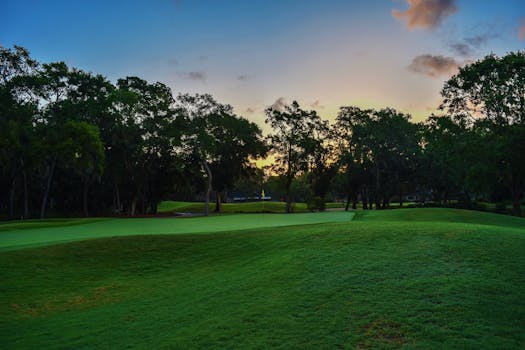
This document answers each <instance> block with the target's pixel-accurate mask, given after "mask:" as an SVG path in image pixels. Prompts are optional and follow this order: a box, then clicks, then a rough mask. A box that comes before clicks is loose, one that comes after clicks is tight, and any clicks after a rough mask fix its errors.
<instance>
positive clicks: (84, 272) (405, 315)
mask: <svg viewBox="0 0 525 350" xmlns="http://www.w3.org/2000/svg"><path fill="white" fill-rule="evenodd" d="M333 214H344V213H333ZM218 218H219V217H214V218H212V220H213V219H218ZM163 220H165V219H157V222H158V224H159V225H163V222H164V221H163ZM182 220H186V219H182ZM196 220H203V221H204V220H208V219H202V218H198V219H196ZM129 221H130V222H132V221H135V219H134V220H129ZM97 224H101V223H91V224H88V225H97ZM88 225H86V226H88ZM70 227H71V226H70ZM75 227H77V228H80V227H81V226H75ZM31 231H35V232H36V230H30V229H28V230H21V231H20V232H24V233H30V232H31ZM2 234H5V232H4V233H2ZM0 276H2V282H3V283H2V284H0V299H1V300H2V301H3V302H2V303H1V304H0V339H2V344H3V348H5V349H15V348H16V349H33V348H46V349H64V348H75V349H84V348H85V349H87V348H89V349H112V348H139V349H142V348H150V349H151V348H155V349H189V348H202V349H224V348H241V349H265V348H278V349H305V348H307V349H337V348H340V349H372V348H373V349H376V348H381V349H397V348H403V349H422V348H423V349H435V348H440V349H451V348H457V349H467V348H469V349H479V348H485V349H522V348H524V346H525V333H524V332H523V328H524V326H525V220H523V219H520V218H513V217H509V216H503V215H496V214H490V213H481V212H471V211H466V210H450V209H434V208H432V209H405V210H392V211H377V212H375V211H374V212H361V211H359V212H358V213H357V215H356V216H355V219H354V220H353V221H352V222H339V223H322V224H312V225H298V226H287V227H273V228H257V229H250V230H244V231H229V232H222V233H213V234H198V235H196V234H179V235H148V236H126V237H110V238H103V239H93V240H85V241H77V242H72V243H67V244H55V245H49V246H45V247H37V248H29V249H17V250H12V251H4V252H1V253H0Z"/></svg>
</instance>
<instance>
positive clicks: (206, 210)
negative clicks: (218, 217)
mask: <svg viewBox="0 0 525 350" xmlns="http://www.w3.org/2000/svg"><path fill="white" fill-rule="evenodd" d="M202 166H203V167H204V170H206V175H207V176H208V185H207V187H206V200H205V204H204V215H205V216H208V215H210V194H211V191H212V187H211V184H212V179H213V178H212V174H211V170H210V167H209V166H208V162H206V161H205V160H203V161H202Z"/></svg>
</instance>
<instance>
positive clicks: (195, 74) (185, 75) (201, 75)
mask: <svg viewBox="0 0 525 350" xmlns="http://www.w3.org/2000/svg"><path fill="white" fill-rule="evenodd" d="M179 76H180V77H181V78H182V79H187V80H194V81H203V82H204V81H206V79H207V75H206V73H205V72H202V71H192V72H180V73H179Z"/></svg>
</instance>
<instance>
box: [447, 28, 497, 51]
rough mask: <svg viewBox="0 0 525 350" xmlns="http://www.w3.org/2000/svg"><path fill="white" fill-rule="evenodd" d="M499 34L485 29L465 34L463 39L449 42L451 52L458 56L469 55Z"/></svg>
mask: <svg viewBox="0 0 525 350" xmlns="http://www.w3.org/2000/svg"><path fill="white" fill-rule="evenodd" d="M498 36H499V34H498V33H496V32H491V31H487V32H485V33H480V34H475V35H471V36H467V37H466V38H464V39H463V40H458V41H453V42H452V43H451V44H449V47H450V48H451V50H452V52H454V53H455V54H456V55H458V56H462V57H470V56H472V55H474V53H476V52H477V51H479V49H481V48H483V47H484V46H485V45H486V44H487V43H488V41H489V40H491V39H494V38H497V37H498Z"/></svg>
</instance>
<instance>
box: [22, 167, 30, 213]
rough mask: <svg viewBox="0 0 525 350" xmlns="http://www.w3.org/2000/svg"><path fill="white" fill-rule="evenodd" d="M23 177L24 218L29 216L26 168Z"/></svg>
mask: <svg viewBox="0 0 525 350" xmlns="http://www.w3.org/2000/svg"><path fill="white" fill-rule="evenodd" d="M22 179H23V182H24V217H23V218H24V219H28V218H29V193H28V191H27V173H26V170H25V168H24V170H23V171H22Z"/></svg>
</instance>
